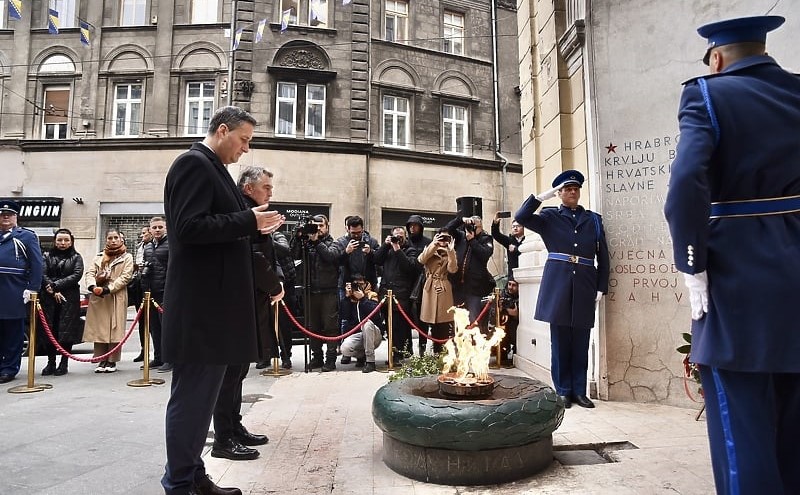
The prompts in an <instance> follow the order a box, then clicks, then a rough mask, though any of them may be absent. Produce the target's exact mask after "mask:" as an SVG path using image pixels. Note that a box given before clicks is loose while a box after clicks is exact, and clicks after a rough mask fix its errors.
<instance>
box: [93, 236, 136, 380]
mask: <svg viewBox="0 0 800 495" xmlns="http://www.w3.org/2000/svg"><path fill="white" fill-rule="evenodd" d="M132 275H133V256H131V255H130V253H128V252H126V249H125V243H124V242H123V238H122V235H120V233H119V231H118V230H116V229H109V230H108V231H107V232H106V247H105V249H103V251H102V252H101V253H99V254H98V255H97V256H95V258H94V260H93V261H92V264H91V265H89V269H88V270H86V277H85V280H86V286H87V289H88V290H89V293H90V294H89V308H88V311H87V313H86V326H85V328H84V330H83V340H84V342H94V356H95V357H97V356H102V355H103V354H106V353H107V352H108V351H110V350H111V349H113V348H114V347H116V346H117V344H118V343H119V342H120V341H121V340H122V338H123V337H124V336H125V330H126V329H125V322H126V320H127V314H128V290H127V286H128V281H130V279H131V276H132ZM121 354H122V350H121V349H118V350H117V351H116V352H114V353H113V354H111V355H110V356H108V359H106V360H104V361H101V362H100V363H98V364H97V368H96V369H95V370H94V372H95V373H104V372H105V373H113V372H114V371H117V365H116V363H117V361H119V359H120V355H121Z"/></svg>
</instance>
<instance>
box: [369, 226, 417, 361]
mask: <svg viewBox="0 0 800 495" xmlns="http://www.w3.org/2000/svg"><path fill="white" fill-rule="evenodd" d="M419 254H420V252H419V251H417V250H416V249H414V248H413V247H411V246H409V245H408V243H407V242H406V231H405V229H403V227H395V228H393V229H392V233H391V234H390V235H388V236H386V239H384V241H383V244H382V245H381V247H379V248H378V250H377V251H376V252H375V263H376V264H377V265H379V266H381V267H383V277H382V278H381V286H380V291H379V294H380V297H381V298H383V296H385V295H386V294H387V291H388V290H389V289H391V290H392V295H393V296H394V298H395V300H396V303H395V304H394V306H393V311H392V342H391V344H392V348H393V349H394V350H393V352H396V353H400V355H398V356H397V357H396V358H395V359H393V361H394V362H400V361H402V359H403V356H402V354H408V355H411V354H412V346H411V325H409V323H408V321H407V320H406V319H405V318H403V315H402V314H400V310H399V309H397V305H400V306H402V307H403V310H404V311H405V312H406V314H408V315H411V314H413V311H412V309H411V301H410V300H409V297H410V296H411V290H412V289H413V288H414V283H415V282H416V280H417V265H418V264H419V263H418V262H417V261H416V259H417V256H419ZM381 311H382V313H383V315H384V320H385V321H387V322H388V321H389V314H388V313H389V304H388V302H387V303H386V304H384V306H383V308H382V310H381Z"/></svg>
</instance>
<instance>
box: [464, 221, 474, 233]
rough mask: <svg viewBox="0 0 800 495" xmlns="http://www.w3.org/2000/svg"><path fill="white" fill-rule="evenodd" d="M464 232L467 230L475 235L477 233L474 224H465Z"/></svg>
mask: <svg viewBox="0 0 800 495" xmlns="http://www.w3.org/2000/svg"><path fill="white" fill-rule="evenodd" d="M464 230H466V231H467V232H472V233H473V234H474V233H475V224H474V223H465V224H464Z"/></svg>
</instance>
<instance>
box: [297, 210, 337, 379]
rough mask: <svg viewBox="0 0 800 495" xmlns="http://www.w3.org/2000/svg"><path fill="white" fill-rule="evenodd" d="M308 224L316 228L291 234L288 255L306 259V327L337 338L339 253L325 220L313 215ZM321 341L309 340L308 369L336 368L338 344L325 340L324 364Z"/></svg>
mask: <svg viewBox="0 0 800 495" xmlns="http://www.w3.org/2000/svg"><path fill="white" fill-rule="evenodd" d="M311 225H315V226H316V231H315V232H313V233H304V232H303V230H302V229H298V230H297V231H296V232H295V236H294V238H293V239H292V255H293V256H294V257H295V258H296V259H303V251H304V250H305V254H306V255H307V256H308V258H307V262H308V266H306V267H303V269H304V270H308V271H309V276H308V277H307V279H308V281H309V287H308V290H307V293H308V294H309V300H308V301H303V304H305V305H307V306H306V307H307V308H308V316H309V321H307V322H306V325H307V326H308V328H309V329H310V330H311V331H312V332H314V333H316V334H318V335H324V336H328V337H336V336H338V335H339V297H338V292H337V291H338V283H339V258H340V256H341V254H342V251H341V250H340V249H339V246H338V244H337V243H336V241H334V240H333V237H331V235H330V234H329V233H328V229H329V228H330V227H329V224H328V217H326V216H325V215H316V216H314V217H313V218H312V222H311ZM322 342H323V341H322V340H321V339H316V338H312V339H311V343H310V347H311V361H309V363H308V369H314V368H322V371H333V370H335V369H336V346H337V342H338V341H328V342H327V350H326V352H325V361H324V362H323V360H322Z"/></svg>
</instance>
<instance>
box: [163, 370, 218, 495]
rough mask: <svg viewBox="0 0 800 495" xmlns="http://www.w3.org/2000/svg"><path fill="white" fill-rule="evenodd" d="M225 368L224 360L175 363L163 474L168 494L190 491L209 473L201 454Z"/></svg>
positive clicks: (181, 493)
mask: <svg viewBox="0 0 800 495" xmlns="http://www.w3.org/2000/svg"><path fill="white" fill-rule="evenodd" d="M226 369H227V366H226V365H224V364H219V365H217V364H213V365H212V364H179V363H175V367H174V369H173V370H172V388H171V390H170V397H169V402H168V403H167V417H166V425H165V426H166V443H167V466H166V472H165V473H164V476H163V477H162V478H161V485H162V486H163V487H164V492H165V493H166V494H167V495H184V494H188V493H189V490H190V487H191V485H192V482H194V481H195V480H198V479H201V478H202V477H203V476H205V474H206V471H205V466H204V465H203V459H202V458H201V454H202V453H203V447H204V446H205V444H206V437H207V436H208V427H209V425H210V424H211V415H212V413H213V411H214V404H215V403H216V402H217V396H218V395H219V390H220V387H221V386H222V378H223V377H224V375H225V370H226Z"/></svg>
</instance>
